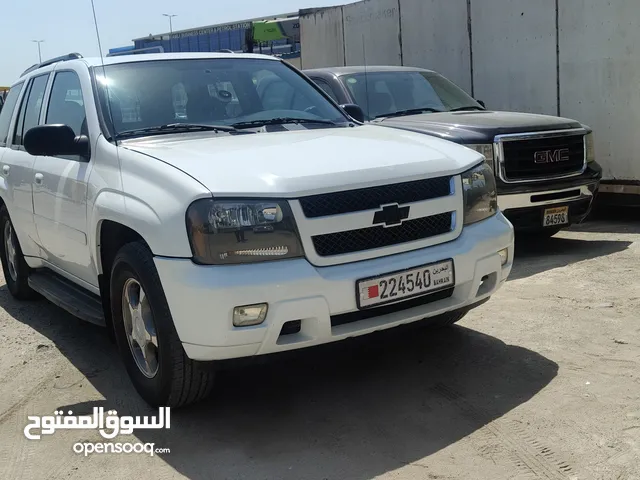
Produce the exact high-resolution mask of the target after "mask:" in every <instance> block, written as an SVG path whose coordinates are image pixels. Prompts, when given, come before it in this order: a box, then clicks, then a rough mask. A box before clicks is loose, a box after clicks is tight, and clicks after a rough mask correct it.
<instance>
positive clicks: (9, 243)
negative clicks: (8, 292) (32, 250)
mask: <svg viewBox="0 0 640 480" xmlns="http://www.w3.org/2000/svg"><path fill="white" fill-rule="evenodd" d="M4 250H5V252H6V255H7V266H8V267H9V275H10V276H11V279H12V280H13V281H14V282H17V281H18V270H17V268H16V265H17V257H18V253H17V252H16V245H15V243H14V242H13V228H12V227H11V222H9V221H7V223H5V224H4Z"/></svg>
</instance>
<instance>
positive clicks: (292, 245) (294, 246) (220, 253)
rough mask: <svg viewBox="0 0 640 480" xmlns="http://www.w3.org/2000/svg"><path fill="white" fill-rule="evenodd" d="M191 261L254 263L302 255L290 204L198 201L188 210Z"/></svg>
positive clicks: (217, 263) (252, 201)
mask: <svg viewBox="0 0 640 480" xmlns="http://www.w3.org/2000/svg"><path fill="white" fill-rule="evenodd" d="M187 231H188V233H189V240H190V242H191V251H192V252H193V260H194V261H195V262H196V263H200V264H207V265H229V264H237V263H255V262H265V261H269V260H279V259H283V258H296V257H301V256H302V255H303V250H302V245H301V244H300V239H299V236H298V233H297V230H296V225H295V222H294V219H293V214H292V213H291V209H290V208H289V204H288V203H287V202H286V201H282V200H215V199H204V200H198V201H196V202H194V203H192V204H191V206H190V207H189V209H188V210H187Z"/></svg>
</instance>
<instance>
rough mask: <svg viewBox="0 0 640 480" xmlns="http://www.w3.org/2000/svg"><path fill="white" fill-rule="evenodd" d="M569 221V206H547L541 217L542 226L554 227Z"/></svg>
mask: <svg viewBox="0 0 640 480" xmlns="http://www.w3.org/2000/svg"><path fill="white" fill-rule="evenodd" d="M567 223H569V207H556V208H547V209H546V210H545V211H544V217H543V218H542V226H543V227H554V226H556V225H566V224H567Z"/></svg>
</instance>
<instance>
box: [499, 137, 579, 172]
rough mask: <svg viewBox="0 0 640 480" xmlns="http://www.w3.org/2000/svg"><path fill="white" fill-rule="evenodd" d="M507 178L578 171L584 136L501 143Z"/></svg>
mask: <svg viewBox="0 0 640 480" xmlns="http://www.w3.org/2000/svg"><path fill="white" fill-rule="evenodd" d="M503 151H504V159H505V160H504V161H505V175H506V177H507V180H529V179H533V178H539V177H550V176H551V177H553V176H561V175H567V174H571V173H578V172H580V170H582V167H583V165H584V135H572V136H564V137H551V138H536V139H532V140H516V141H511V142H504V143H503Z"/></svg>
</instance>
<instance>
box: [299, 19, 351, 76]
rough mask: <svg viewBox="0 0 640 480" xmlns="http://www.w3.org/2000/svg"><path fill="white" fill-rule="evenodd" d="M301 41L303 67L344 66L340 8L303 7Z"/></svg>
mask: <svg viewBox="0 0 640 480" xmlns="http://www.w3.org/2000/svg"><path fill="white" fill-rule="evenodd" d="M300 42H301V45H302V54H301V64H302V68H319V67H335V66H342V65H344V64H345V59H344V58H345V57H344V52H345V49H344V28H343V24H342V7H335V8H322V9H312V10H302V11H301V12H300Z"/></svg>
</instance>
